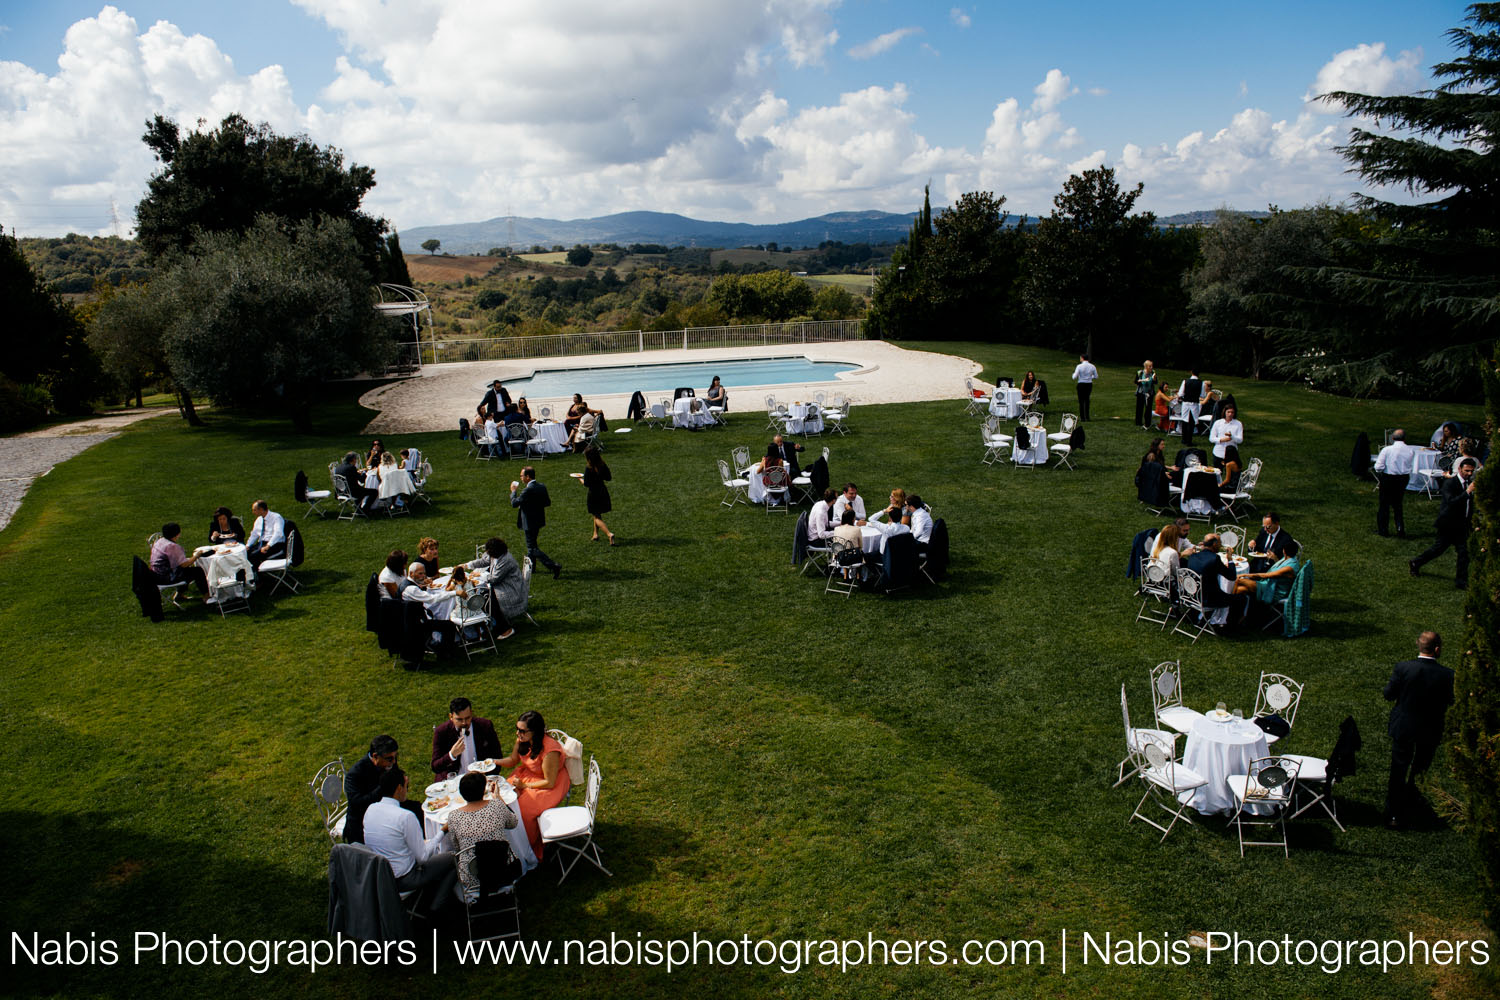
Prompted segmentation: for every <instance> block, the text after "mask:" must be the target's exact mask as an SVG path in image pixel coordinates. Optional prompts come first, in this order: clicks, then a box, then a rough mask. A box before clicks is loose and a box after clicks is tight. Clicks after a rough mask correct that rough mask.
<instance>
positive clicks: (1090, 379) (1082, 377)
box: [1073, 354, 1099, 420]
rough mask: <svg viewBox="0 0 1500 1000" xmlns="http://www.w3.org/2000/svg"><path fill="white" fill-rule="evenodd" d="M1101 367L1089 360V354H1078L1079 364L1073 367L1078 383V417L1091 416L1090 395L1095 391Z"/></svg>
mask: <svg viewBox="0 0 1500 1000" xmlns="http://www.w3.org/2000/svg"><path fill="white" fill-rule="evenodd" d="M1098 377H1099V369H1097V368H1095V367H1094V366H1093V364H1092V363H1091V362H1090V361H1089V356H1088V355H1087V354H1080V355H1078V366H1077V367H1076V368H1074V369H1073V381H1074V382H1077V383H1078V419H1079V420H1087V419H1088V418H1089V397H1090V396H1092V395H1093V393H1094V380H1095V379H1097V378H1098Z"/></svg>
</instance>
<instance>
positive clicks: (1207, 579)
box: [1186, 534, 1234, 622]
mask: <svg viewBox="0 0 1500 1000" xmlns="http://www.w3.org/2000/svg"><path fill="white" fill-rule="evenodd" d="M1221 547H1222V546H1221V544H1220V542H1219V536H1218V535H1214V534H1208V535H1204V536H1203V541H1202V542H1201V543H1200V544H1199V545H1198V551H1197V552H1195V553H1194V554H1193V555H1192V557H1191V558H1189V559H1188V561H1187V564H1186V566H1187V568H1188V569H1190V570H1192V571H1193V572H1194V573H1197V574H1198V576H1199V577H1201V578H1202V580H1203V611H1204V614H1205V616H1207V617H1209V618H1213V617H1214V612H1215V611H1216V610H1217V609H1219V608H1230V607H1232V602H1231V594H1230V591H1232V590H1233V589H1234V568H1233V567H1232V566H1226V565H1224V561H1223V560H1222V559H1220V558H1219V549H1220V548H1221ZM1220 581H1223V582H1222V583H1221V582H1220ZM1224 617H1225V619H1226V622H1227V619H1228V615H1227V614H1226V615H1225V616H1224Z"/></svg>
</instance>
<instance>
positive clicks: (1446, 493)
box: [1407, 458, 1475, 588]
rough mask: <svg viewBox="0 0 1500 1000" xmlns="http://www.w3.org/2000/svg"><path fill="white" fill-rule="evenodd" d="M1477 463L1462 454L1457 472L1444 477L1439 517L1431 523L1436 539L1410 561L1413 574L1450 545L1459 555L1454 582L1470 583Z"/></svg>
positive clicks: (1416, 573) (1439, 492)
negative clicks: (1471, 538) (1475, 467)
mask: <svg viewBox="0 0 1500 1000" xmlns="http://www.w3.org/2000/svg"><path fill="white" fill-rule="evenodd" d="M1474 466H1475V461H1474V459H1472V458H1461V459H1459V460H1458V464H1457V465H1456V466H1454V467H1453V472H1454V474H1453V475H1451V476H1449V477H1448V478H1447V479H1444V480H1443V485H1442V486H1441V487H1439V489H1438V499H1439V501H1440V503H1441V506H1439V507H1438V516H1437V520H1436V521H1433V522H1432V526H1433V527H1434V528H1436V529H1437V541H1435V542H1433V543H1432V545H1431V546H1429V547H1428V549H1427V551H1426V552H1423V553H1422V554H1421V555H1419V556H1417V558H1415V559H1413V560H1412V561H1411V562H1409V563H1407V566H1408V567H1409V568H1410V569H1411V575H1412V576H1421V575H1422V574H1421V569H1422V565H1423V564H1424V563H1428V562H1431V561H1432V560H1434V559H1436V558H1437V557H1438V556H1440V555H1442V554H1443V553H1444V552H1445V551H1447V549H1448V547H1449V546H1450V545H1451V546H1452V547H1453V552H1454V554H1455V555H1457V556H1458V569H1457V571H1456V572H1455V573H1454V575H1453V585H1454V586H1455V587H1459V588H1463V587H1467V586H1468V585H1469V531H1470V524H1471V522H1472V520H1473V517H1474Z"/></svg>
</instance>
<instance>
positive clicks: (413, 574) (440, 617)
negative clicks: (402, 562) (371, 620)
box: [401, 562, 455, 622]
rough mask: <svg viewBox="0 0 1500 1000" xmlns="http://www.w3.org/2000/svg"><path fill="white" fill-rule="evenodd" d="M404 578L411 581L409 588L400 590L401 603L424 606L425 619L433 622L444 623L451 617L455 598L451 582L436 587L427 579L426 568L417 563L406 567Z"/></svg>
mask: <svg viewBox="0 0 1500 1000" xmlns="http://www.w3.org/2000/svg"><path fill="white" fill-rule="evenodd" d="M406 578H407V579H408V580H409V581H411V586H409V587H406V588H403V589H402V590H401V599H402V600H403V601H415V602H416V603H418V604H422V605H426V607H427V617H429V618H431V619H432V620H434V621H442V622H446V621H447V620H448V619H449V618H451V617H452V616H453V602H454V600H455V598H454V595H453V582H452V581H451V580H450V581H449V582H448V583H447V584H445V585H444V586H441V587H439V586H436V585H435V584H434V583H433V582H432V581H431V580H429V579H427V568H426V567H425V566H423V565H422V564H421V563H419V562H413V563H412V564H411V565H410V566H408V567H406Z"/></svg>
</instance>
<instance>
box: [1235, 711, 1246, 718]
mask: <svg viewBox="0 0 1500 1000" xmlns="http://www.w3.org/2000/svg"><path fill="white" fill-rule="evenodd" d="M1234 717H1235V718H1236V719H1244V717H1245V710H1244V709H1243V708H1237V709H1235V710H1234Z"/></svg>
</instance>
